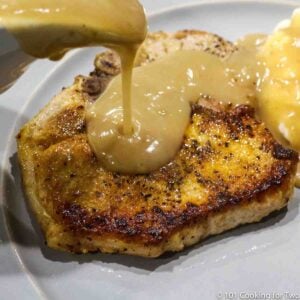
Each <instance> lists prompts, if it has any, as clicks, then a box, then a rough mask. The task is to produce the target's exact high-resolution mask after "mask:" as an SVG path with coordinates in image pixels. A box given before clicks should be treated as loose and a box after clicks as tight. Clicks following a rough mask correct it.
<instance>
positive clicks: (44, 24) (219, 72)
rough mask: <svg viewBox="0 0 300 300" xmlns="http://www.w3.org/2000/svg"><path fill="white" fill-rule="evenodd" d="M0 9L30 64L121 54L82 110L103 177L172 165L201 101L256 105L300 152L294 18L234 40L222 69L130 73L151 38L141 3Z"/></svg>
mask: <svg viewBox="0 0 300 300" xmlns="http://www.w3.org/2000/svg"><path fill="white" fill-rule="evenodd" d="M0 8H1V10H0V21H1V22H2V23H4V24H5V26H6V27H7V28H8V29H9V30H10V31H12V32H13V34H14V35H15V36H16V38H17V39H18V41H19V42H20V44H21V46H22V48H23V49H24V50H25V51H26V52H27V53H29V54H31V55H33V56H35V57H41V58H42V57H49V58H51V59H59V58H60V57H62V56H63V54H64V53H65V52H66V51H68V50H69V49H72V48H75V47H83V46H95V45H104V46H107V47H110V48H112V49H114V50H116V51H117V52H118V53H119V54H120V57H121V62H122V75H120V76H117V77H116V78H114V79H113V80H112V81H111V83H110V84H109V86H108V87H107V89H106V91H105V92H104V93H103V94H102V95H101V96H100V97H99V99H98V100H97V101H96V102H95V103H94V104H92V105H90V106H89V107H87V110H86V119H87V128H88V139H89V142H90V145H91V147H92V148H93V150H94V152H95V154H96V155H97V157H98V158H99V160H100V161H101V162H102V164H103V166H104V167H105V168H107V169H108V170H111V171H115V172H121V173H131V174H143V173H149V172H151V171H153V170H155V169H158V168H159V167H161V166H163V165H165V164H167V163H168V162H169V161H171V160H172V159H173V158H174V156H175V155H176V152H177V151H178V149H179V148H180V146H181V143H182V140H183V137H184V132H185V130H186V127H187V125H188V123H189V120H190V113H191V104H192V103H194V102H196V101H197V100H198V99H199V98H201V96H203V95H208V96H210V97H212V98H215V99H217V100H219V101H222V102H225V103H226V102H227V103H233V104H251V105H254V106H255V107H256V108H257V111H258V116H259V117H260V118H261V119H262V120H263V121H264V122H265V123H266V125H267V127H268V128H269V129H270V130H271V132H272V133H273V134H274V136H275V137H276V138H277V139H278V140H279V141H280V142H281V143H283V144H284V145H286V146H288V147H291V148H293V149H294V150H297V151H300V123H299V117H300V60H299V57H300V15H299V13H298V12H297V11H295V13H294V14H293V16H292V18H291V20H290V21H288V22H285V25H284V26H281V27H279V28H277V29H276V30H275V32H274V33H272V34H271V35H270V36H268V37H266V36H264V35H249V36H246V37H244V38H243V39H241V40H239V41H237V46H238V47H237V48H238V50H237V51H235V52H234V53H233V54H232V55H231V56H230V57H229V58H228V59H226V60H222V59H220V58H218V57H216V56H213V55H210V54H207V53H204V52H201V51H192V50H189V51H188V50H186V51H177V52H174V53H171V54H169V55H167V56H165V57H164V58H162V59H160V60H158V61H156V62H153V63H151V64H148V65H145V66H142V67H137V68H134V69H133V65H134V58H135V56H136V53H137V49H138V47H139V45H140V44H141V43H142V41H143V40H144V38H145V36H146V31H147V26H146V18H145V15H144V11H143V9H142V6H141V5H140V4H139V3H138V1H133V0H127V1H123V0H109V1H108V0H97V1H84V0H74V1H67V0H64V1H58V0H51V1H50V0H46V1H43V2H41V1H40V0H32V1H25V0H23V1H21V0H20V1H3V0H2V1H1V0H0ZM132 73H133V83H132V82H131V78H132V76H131V75H132ZM298 184H299V182H298Z"/></svg>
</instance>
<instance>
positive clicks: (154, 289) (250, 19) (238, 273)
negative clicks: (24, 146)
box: [0, 0, 300, 300]
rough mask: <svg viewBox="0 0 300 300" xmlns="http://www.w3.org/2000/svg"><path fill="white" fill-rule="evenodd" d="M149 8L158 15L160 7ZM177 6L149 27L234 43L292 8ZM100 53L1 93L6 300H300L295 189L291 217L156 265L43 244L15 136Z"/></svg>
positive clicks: (44, 70) (79, 54)
mask: <svg viewBox="0 0 300 300" xmlns="http://www.w3.org/2000/svg"><path fill="white" fill-rule="evenodd" d="M144 2H145V4H146V5H147V6H148V7H149V8H152V9H153V8H154V7H156V8H157V7H159V6H160V5H159V4H155V3H157V2H158V1H154V0H153V1H151V2H150V1H144ZM179 2H180V1H164V6H165V7H166V9H165V10H164V11H162V12H161V13H158V14H155V15H153V16H152V17H151V18H150V29H151V30H166V31H174V30H177V29H183V28H188V29H190V28H195V29H202V30H207V31H211V32H215V33H218V34H220V35H222V36H224V37H226V38H229V39H232V40H234V39H236V38H238V37H240V36H243V35H244V34H246V33H249V32H266V33H267V32H271V31H272V28H274V26H275V25H276V23H277V22H278V21H280V20H282V19H284V18H287V17H289V16H290V14H291V12H292V10H293V9H294V8H295V6H296V5H295V4H293V3H291V2H287V1H280V2H279V1H276V2H274V1H272V2H270V1H260V2H258V1H226V2H225V1H222V2H216V1H209V2H201V3H198V4H193V5H182V6H180V7H177V8H170V7H169V5H170V4H171V3H179ZM168 7H169V8H168ZM97 51H99V49H84V50H77V51H73V52H72V53H70V54H68V55H67V56H66V57H65V58H64V59H63V60H62V61H61V62H58V63H53V62H49V61H47V60H42V61H36V62H34V63H33V64H32V65H31V66H30V68H29V69H28V71H27V72H26V73H25V74H24V75H23V76H22V77H21V78H20V79H19V80H18V82H17V83H16V84H15V85H14V86H13V88H11V89H9V90H8V91H7V92H6V93H4V94H2V95H0V136H1V141H0V159H1V158H3V164H2V168H1V186H0V205H1V210H2V212H3V214H2V213H1V214H0V216H1V217H0V260H1V261H0V299H23V300H26V299H35V298H40V297H45V298H49V299H73V300H76V299H84V298H86V299H205V300H206V299H216V297H218V296H220V297H219V299H225V298H226V296H227V299H238V297H240V298H241V299H243V298H242V297H244V299H247V298H245V297H246V296H247V295H246V294H245V293H254V292H260V293H262V295H265V293H270V292H274V293H279V295H278V297H281V298H276V299H288V298H287V297H288V294H284V293H291V294H292V293H296V294H297V296H298V298H296V299H300V288H299V283H300V279H299V261H300V251H299V248H300V242H299V238H298V237H299V236H300V217H299V214H298V210H299V200H300V194H299V191H297V192H296V193H295V196H294V198H293V201H292V202H291V203H290V204H289V206H288V209H285V210H283V211H281V212H279V213H276V214H273V215H272V216H271V217H268V218H267V219H265V220H263V221H262V222H260V223H258V224H252V225H247V226H243V227H240V228H238V229H235V230H232V231H230V232H227V233H225V234H222V235H219V236H217V237H212V238H209V239H207V240H206V241H204V242H203V243H201V244H199V245H196V246H194V247H192V248H189V249H187V250H185V251H183V252H181V253H178V254H174V255H169V256H165V257H163V258H159V259H143V258H139V257H128V256H121V255H104V254H97V255H85V256H76V255H70V254H65V253H60V252H56V251H53V250H50V249H48V248H46V247H45V246H44V244H43V240H42V238H41V234H40V231H39V228H38V226H36V224H35V222H34V219H32V218H31V215H30V213H29V212H28V210H27V208H26V205H25V202H24V197H23V193H22V188H21V183H20V173H19V168H18V164H17V157H16V145H15V139H14V136H15V134H16V133H17V131H18V129H19V128H20V126H22V124H24V122H26V121H27V120H28V119H30V118H31V117H32V116H34V115H35V114H36V113H37V112H38V110H39V109H40V108H42V107H43V106H44V105H45V104H46V103H47V101H49V99H51V98H52V96H53V95H55V94H56V93H58V92H59V91H60V89H61V87H62V86H65V85H68V84H70V83H71V82H72V80H73V77H74V76H75V75H77V74H80V73H81V74H87V73H88V72H89V71H90V70H91V69H92V61H93V57H94V55H95V54H96V53H97ZM16 118H17V121H16V123H15V122H14V120H15V119H16ZM226 293H228V294H226ZM229 293H232V294H229ZM240 293H241V294H240ZM251 295H252V294H251ZM251 295H248V296H251ZM275 296H276V295H275ZM230 297H231V298H230ZM252 299H253V298H252ZM256 299H259V298H256ZM261 299H263V298H262V297H261Z"/></svg>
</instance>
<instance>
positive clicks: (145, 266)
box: [0, 153, 299, 276]
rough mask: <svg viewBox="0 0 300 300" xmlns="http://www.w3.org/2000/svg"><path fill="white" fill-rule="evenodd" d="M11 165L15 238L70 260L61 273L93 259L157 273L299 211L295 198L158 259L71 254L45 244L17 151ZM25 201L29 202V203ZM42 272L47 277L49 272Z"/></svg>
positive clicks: (8, 184)
mask: <svg viewBox="0 0 300 300" xmlns="http://www.w3.org/2000/svg"><path fill="white" fill-rule="evenodd" d="M10 164H11V174H6V176H5V185H6V189H5V191H6V199H8V200H9V204H8V205H7V207H6V214H7V216H8V219H9V223H10V228H11V230H12V235H13V237H14V240H15V242H16V243H17V244H18V245H20V246H22V247H38V248H40V250H41V254H42V255H43V257H44V258H45V259H46V260H48V261H49V262H51V261H52V262H61V263H66V265H68V266H69V267H66V268H64V269H63V271H62V270H61V269H60V271H59V272H61V271H62V272H67V271H71V269H73V268H74V265H73V264H71V265H70V263H76V264H85V263H91V262H93V263H95V262H97V263H101V264H104V265H105V264H106V265H109V264H115V265H119V268H120V269H124V267H125V268H126V267H128V268H131V270H133V271H134V272H135V273H140V274H143V273H147V272H148V273H149V272H153V271H155V270H157V269H160V270H161V271H172V269H173V267H174V266H175V265H177V266H178V265H180V264H181V263H183V262H184V260H186V259H187V258H190V257H191V256H193V255H198V254H199V253H202V254H203V255H204V256H205V252H206V251H209V249H210V248H211V247H214V245H216V244H220V243H222V244H225V243H228V242H230V241H231V239H233V238H234V237H236V236H240V235H244V234H247V233H251V232H255V231H260V230H263V229H266V228H268V227H272V226H274V225H275V224H277V225H278V226H284V225H285V224H287V223H289V222H290V221H292V220H293V219H294V218H295V217H296V216H297V214H298V210H299V201H292V203H291V205H290V208H291V209H290V211H289V213H288V214H287V212H288V209H287V208H284V209H282V210H281V211H278V212H274V213H272V214H271V215H269V216H267V217H265V218H264V219H263V220H262V221H260V222H258V223H254V224H248V225H243V226H240V227H239V228H235V229H232V230H230V231H227V232H225V233H223V234H220V235H217V236H212V237H209V238H207V239H205V240H204V241H203V242H200V243H198V244H196V245H194V246H192V247H189V248H187V249H185V250H183V251H181V252H178V253H166V254H164V255H162V256H161V257H159V258H155V259H149V258H143V257H135V256H127V255H120V254H101V253H99V254H85V255H78V254H70V253H64V252H60V251H56V250H53V249H50V248H48V247H47V246H46V245H45V243H44V238H43V236H42V233H41V230H40V227H39V225H38V224H37V222H36V220H35V217H34V216H33V214H32V212H31V210H30V209H29V207H28V205H27V203H28V201H24V200H23V199H24V198H25V196H24V192H23V190H22V184H21V177H20V170H19V165H18V159H17V154H16V153H15V154H14V155H13V156H12V157H11V158H10ZM24 202H26V204H25V203H24ZM21 220H27V222H26V221H24V222H23V221H21ZM26 223H27V224H26ZM251 246H252V245H251ZM250 252H251V251H250ZM247 255H251V253H248V254H247ZM172 262H174V263H172ZM114 268H116V267H115V266H114ZM117 268H118V267H117ZM45 272H47V271H45ZM0 274H1V270H0ZM38 275H40V276H47V273H44V274H38Z"/></svg>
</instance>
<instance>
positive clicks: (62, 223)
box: [18, 31, 298, 257]
mask: <svg viewBox="0 0 300 300" xmlns="http://www.w3.org/2000/svg"><path fill="white" fill-rule="evenodd" d="M172 40H176V41H178V40H180V43H179V44H178V43H177V42H176V43H177V44H176V47H175V50H177V49H178V47H181V48H182V47H187V45H188V47H191V48H193V45H194V48H196V49H203V50H206V51H210V52H211V53H214V54H216V55H219V56H222V57H225V56H226V55H229V54H230V53H231V52H232V51H234V46H232V44H231V43H229V42H225V41H224V40H222V39H221V38H219V37H217V36H215V35H211V34H208V33H203V32H196V31H182V32H178V33H176V34H173V35H170V34H164V33H157V34H154V35H152V36H150V37H149V38H148V40H147V41H146V43H145V45H144V48H143V49H142V50H141V54H140V59H139V64H143V63H148V62H150V61H151V60H152V58H153V57H154V58H153V59H155V58H157V57H158V56H159V53H161V55H164V54H165V53H166V52H167V51H173V50H174V49H173V48H172V47H171V45H172V43H171V42H170V41H172ZM191 41H192V42H191ZM218 41H219V43H218ZM160 43H161V44H162V45H163V46H164V47H165V48H163V46H161V48H160V49H164V50H157V49H159V44H160ZM214 43H216V44H214ZM166 45H167V46H166ZM178 45H179V46H178ZM201 45H202V48H201ZM208 45H210V46H211V47H209V46H208ZM147 49H149V53H148V55H147ZM95 66H96V69H95V71H94V72H93V73H91V76H90V77H87V78H85V77H82V76H80V77H78V78H77V79H76V80H75V83H74V85H73V86H71V87H70V88H67V89H65V90H63V91H62V92H61V93H60V94H59V95H58V96H57V97H55V98H54V99H53V100H52V101H51V102H50V104H49V105H48V106H47V107H46V108H45V109H43V110H42V111H41V112H40V113H39V114H38V115H37V116H36V117H35V118H33V119H32V120H31V121H30V122H28V123H27V124H26V125H25V126H24V127H23V128H22V130H21V131H20V133H19V135H18V155H19V160H20V165H21V168H22V173H23V181H24V186H25V190H26V193H27V196H28V199H29V201H30V203H31V207H32V208H33V211H34V212H35V214H36V216H37V218H38V221H39V223H40V224H41V226H42V229H43V231H44V233H45V237H46V241H47V243H48V245H49V246H50V247H52V248H55V249H60V250H67V251H71V252H75V253H87V252H97V251H102V252H108V253H113V252H121V253H128V254H135V255H141V256H147V257H156V256H159V255H161V254H162V253H164V252H165V251H179V250H181V249H183V248H184V247H185V246H189V245H192V244H194V243H196V242H198V241H199V240H201V239H203V238H205V237H206V236H208V235H212V234H217V233H220V232H223V231H225V230H228V229H231V228H234V227H236V226H238V225H240V224H245V223H250V222H256V221H259V220H261V219H262V218H263V217H264V216H266V215H268V214H269V213H271V212H272V211H274V210H279V209H281V208H282V207H284V206H285V205H286V204H287V201H288V199H289V197H290V196H291V194H292V191H293V185H294V180H295V172H296V166H297V161H298V157H297V154H296V153H295V152H294V151H291V150H288V149H285V148H283V147H282V146H281V145H279V144H278V143H276V141H275V140H274V139H273V137H272V136H271V134H270V132H269V131H268V130H267V129H266V128H265V127H264V125H263V124H261V123H259V122H257V121H256V120H255V118H254V112H253V109H252V108H250V107H248V106H238V107H231V106H226V107H225V106H221V105H219V104H216V102H215V101H213V100H205V99H201V100H200V101H199V103H198V104H196V105H195V106H194V107H193V109H192V115H191V123H190V125H189V127H188V128H187V131H186V134H185V137H184V141H183V144H182V147H181V149H180V151H179V152H178V154H177V155H176V157H175V158H174V160H173V161H172V162H170V163H169V164H168V165H166V166H164V167H162V168H161V169H159V170H157V171H155V172H153V173H151V174H148V175H138V176H132V175H131V176H129V175H120V174H116V173H111V172H108V171H106V170H104V169H103V168H102V167H101V165H100V164H99V162H98V161H97V158H96V156H95V155H94V153H93V152H92V150H91V147H90V146H89V144H88V141H87V136H86V127H85V105H86V104H87V103H88V102H90V101H93V99H95V98H96V97H98V96H99V94H100V93H101V92H102V91H103V90H104V89H105V86H106V85H107V83H108V82H109V80H110V79H111V78H112V77H113V76H115V75H116V74H118V73H119V61H118V59H117V58H116V56H115V54H113V53H111V52H107V53H105V54H101V55H99V56H98V57H97V58H96V60H95Z"/></svg>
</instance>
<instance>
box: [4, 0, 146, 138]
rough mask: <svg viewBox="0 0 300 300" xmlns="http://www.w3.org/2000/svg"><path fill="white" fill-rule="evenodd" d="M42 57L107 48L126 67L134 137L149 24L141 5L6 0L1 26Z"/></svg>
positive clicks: (127, 129) (127, 115)
mask: <svg viewBox="0 0 300 300" xmlns="http://www.w3.org/2000/svg"><path fill="white" fill-rule="evenodd" d="M1 23H2V24H3V25H4V26H5V27H6V28H7V29H8V30H9V31H10V32H11V33H12V34H13V35H14V36H15V37H16V39H17V40H18V42H19V44H20V46H21V48H22V49H23V50H24V51H25V52H26V53H27V54H30V55H31V56H34V57H36V58H50V59H52V60H58V59H60V58H62V57H63V55H64V54H65V53H66V52H67V51H69V50H71V49H74V48H78V47H87V46H99V45H102V46H106V47H109V48H111V49H114V50H115V51H117V52H118V54H119V55H120V57H121V62H122V71H123V72H122V75H123V108H124V111H123V113H124V124H123V125H122V126H123V131H124V133H125V134H127V135H128V134H130V133H131V132H132V124H131V123H132V120H131V74H132V68H133V64H134V59H135V56H136V53H137V50H138V48H139V45H140V44H141V43H142V42H143V41H144V39H145V37H146V34H147V20H146V16H145V13H144V9H143V7H142V6H141V5H140V3H139V2H138V1H137V0H126V1H124V0H93V1H89V0H72V1H70V0H43V1H41V0H30V1H28V0H18V1H10V0H0V24H1Z"/></svg>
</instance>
